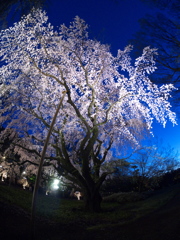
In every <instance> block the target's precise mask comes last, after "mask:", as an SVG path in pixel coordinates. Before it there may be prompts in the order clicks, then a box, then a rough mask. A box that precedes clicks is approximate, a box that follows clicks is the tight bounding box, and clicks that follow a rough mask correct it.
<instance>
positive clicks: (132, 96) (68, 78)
mask: <svg viewBox="0 0 180 240" xmlns="http://www.w3.org/2000/svg"><path fill="white" fill-rule="evenodd" d="M47 20H48V17H47V16H46V13H45V12H43V11H41V10H34V11H32V13H31V14H29V15H27V16H25V17H23V18H22V20H21V21H20V22H18V23H15V24H14V26H13V27H11V28H9V29H6V30H3V31H1V33H0V49H1V50H0V56H1V64H2V66H1V68H0V77H1V85H0V89H1V98H3V97H7V96H8V98H7V100H6V101H4V103H3V108H2V117H1V122H2V123H4V124H6V126H7V127H6V129H5V130H4V131H3V133H2V134H1V137H2V136H3V135H6V132H7V130H8V128H15V129H16V131H17V132H18V134H19V136H21V141H18V142H15V140H14V144H15V145H16V147H15V152H17V153H19V154H24V153H25V152H26V150H27V151H29V152H30V154H31V157H33V156H34V157H35V156H36V157H37V156H38V157H39V156H40V154H41V150H42V146H43V143H44V139H45V137H46V135H47V131H48V129H49V127H50V123H51V120H52V118H53V115H54V112H55V110H56V107H57V105H58V103H59V101H60V98H61V96H62V94H63V93H65V92H66V96H65V98H64V101H63V105H62V109H61V110H60V112H59V114H58V117H57V121H56V124H55V125H54V128H53V131H52V135H51V139H50V144H49V146H48V149H47V154H46V159H49V160H54V163H53V164H54V167H55V168H56V170H57V171H58V172H59V174H61V175H63V176H65V177H66V178H67V179H69V180H71V181H72V182H74V183H76V184H77V185H79V186H80V187H81V188H82V189H83V191H84V193H85V196H86V198H85V201H86V204H87V208H91V210H99V208H100V199H101V197H100V195H99V188H100V186H101V184H102V183H103V181H104V180H105V178H106V176H107V175H108V174H109V173H110V172H108V171H104V172H103V171H101V166H102V164H103V163H105V162H106V161H108V160H110V159H111V158H112V153H113V152H114V151H115V150H116V154H117V155H118V154H119V151H121V149H122V146H123V145H124V146H125V145H126V144H131V145H132V146H134V148H136V147H137V146H138V142H139V140H140V139H141V138H142V137H143V135H144V134H145V132H146V131H147V130H149V131H150V130H151V126H152V122H153V119H154V118H155V119H156V120H157V121H158V122H159V123H161V124H163V126H164V127H165V125H166V121H167V120H168V119H169V120H170V121H171V122H172V123H173V124H176V120H175V113H174V112H172V111H171V106H170V103H169V102H168V98H169V97H170V92H171V91H172V90H173V89H174V87H173V85H171V84H169V85H162V86H161V87H158V86H157V85H155V84H152V83H151V81H150V79H149V78H148V75H149V74H151V73H152V72H154V71H155V69H156V67H155V60H154V57H155V56H156V55H157V52H156V49H151V48H149V47H146V48H144V50H143V53H142V55H141V56H140V57H138V58H137V59H136V60H135V62H134V64H132V61H131V58H130V52H131V50H132V46H127V47H126V48H125V49H124V50H123V51H121V50H118V54H117V56H116V57H114V56H113V55H112V54H111V53H110V50H109V46H107V45H104V44H101V43H100V42H98V41H96V40H91V39H89V38H88V32H87V25H86V23H85V22H84V20H82V19H80V18H79V17H75V19H74V21H73V22H72V23H71V24H70V26H69V28H68V27H66V26H65V25H61V26H60V29H59V31H55V30H54V29H53V27H52V26H51V24H49V23H48V22H47ZM123 73H124V74H123ZM22 149H23V150H22Z"/></svg>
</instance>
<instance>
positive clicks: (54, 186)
mask: <svg viewBox="0 0 180 240" xmlns="http://www.w3.org/2000/svg"><path fill="white" fill-rule="evenodd" d="M59 182H60V181H59V179H54V182H53V184H52V187H53V189H58V188H59V186H58V184H59Z"/></svg>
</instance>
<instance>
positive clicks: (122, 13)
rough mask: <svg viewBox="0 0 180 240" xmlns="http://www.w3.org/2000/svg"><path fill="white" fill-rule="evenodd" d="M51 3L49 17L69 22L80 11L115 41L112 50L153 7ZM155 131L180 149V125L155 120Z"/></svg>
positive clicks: (126, 2) (95, 31)
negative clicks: (165, 125)
mask: <svg viewBox="0 0 180 240" xmlns="http://www.w3.org/2000/svg"><path fill="white" fill-rule="evenodd" d="M49 3H50V4H49V5H48V7H47V14H48V16H49V21H50V22H51V23H52V24H53V25H54V26H59V25H60V24H62V23H65V24H66V25H69V23H70V22H71V21H72V20H73V18H74V17H75V16H76V15H78V16H79V17H80V18H82V19H84V20H85V21H86V22H87V24H88V25H89V31H90V36H91V37H92V38H96V39H98V40H100V41H101V42H103V43H107V44H109V45H111V51H112V53H113V54H116V52H117V50H118V49H119V48H120V49H123V48H124V47H125V46H126V45H127V44H128V43H129V40H130V39H131V38H132V37H133V34H134V33H135V32H136V31H137V30H138V29H139V23H138V20H139V19H140V18H142V17H144V16H145V14H147V13H151V14H153V11H152V9H150V8H149V7H148V6H147V5H145V4H144V3H142V2H141V1H140V0H50V1H49ZM153 132H154V135H155V136H158V138H159V139H162V140H163V144H164V145H167V144H170V145H171V147H174V148H175V149H176V150H178V149H179V150H180V141H179V133H180V126H175V127H172V124H171V123H168V124H167V127H166V128H165V129H164V128H163V127H162V126H161V125H159V124H156V123H155V124H154V131H153Z"/></svg>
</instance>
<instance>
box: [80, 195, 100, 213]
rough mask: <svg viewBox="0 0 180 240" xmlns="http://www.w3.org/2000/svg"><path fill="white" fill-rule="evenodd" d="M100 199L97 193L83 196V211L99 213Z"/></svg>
mask: <svg viewBox="0 0 180 240" xmlns="http://www.w3.org/2000/svg"><path fill="white" fill-rule="evenodd" d="M101 202H102V197H101V195H100V193H99V191H96V192H93V193H91V194H85V196H84V203H85V210H86V211H90V212H100V211H101Z"/></svg>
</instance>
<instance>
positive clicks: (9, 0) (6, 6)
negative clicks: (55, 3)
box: [0, 0, 46, 29]
mask: <svg viewBox="0 0 180 240" xmlns="http://www.w3.org/2000/svg"><path fill="white" fill-rule="evenodd" d="M45 2H46V0H6V1H3V0H1V1H0V28H1V29H4V28H7V26H8V23H9V19H11V20H14V19H17V18H20V17H21V16H22V15H24V14H27V13H29V12H30V11H31V9H32V8H33V7H35V8H39V7H42V6H43V5H45ZM10 16H11V17H10Z"/></svg>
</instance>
